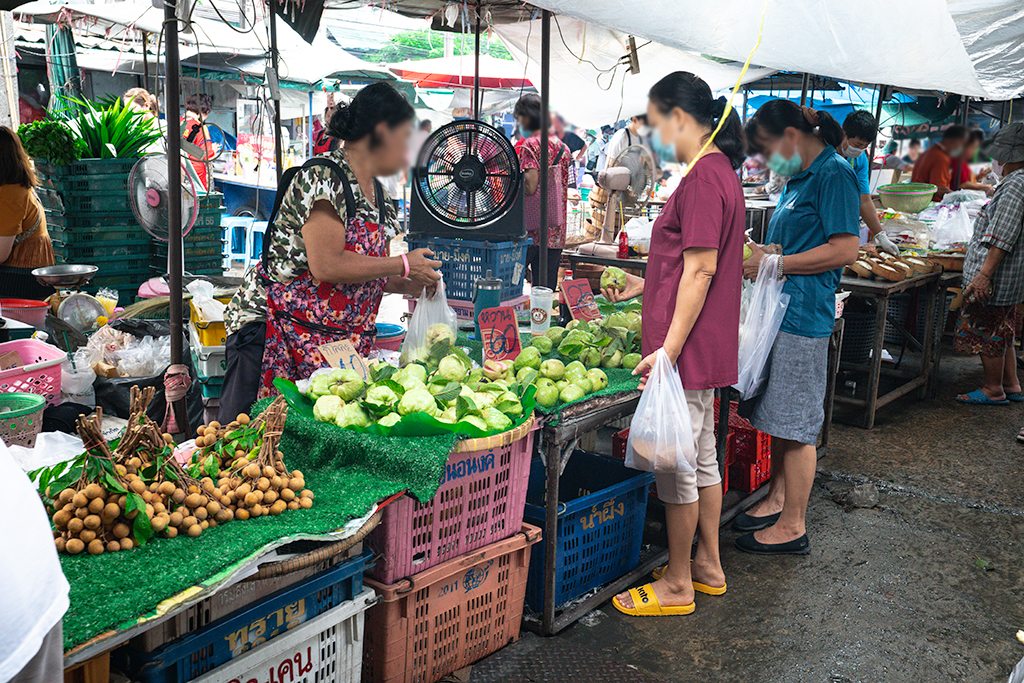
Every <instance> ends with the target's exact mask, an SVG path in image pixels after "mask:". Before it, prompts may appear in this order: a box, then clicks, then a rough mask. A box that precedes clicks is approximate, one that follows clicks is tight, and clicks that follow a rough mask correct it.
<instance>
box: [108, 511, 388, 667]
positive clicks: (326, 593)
mask: <svg viewBox="0 0 1024 683" xmlns="http://www.w3.org/2000/svg"><path fill="white" fill-rule="evenodd" d="M282 514H286V515H288V514H298V513H297V511H287V512H284V513H282ZM372 558H373V554H372V553H371V552H370V551H369V550H367V551H365V552H364V553H363V554H362V555H360V556H359V557H355V558H353V559H351V560H348V561H346V562H343V563H341V564H339V565H337V566H336V567H332V568H331V569H328V570H327V571H325V572H323V573H321V574H318V575H317V576H314V577H313V578H311V579H309V580H308V581H305V582H303V583H300V584H297V585H295V586H289V587H287V588H283V589H281V590H279V591H278V592H276V593H273V594H272V595H270V596H268V597H267V598H266V599H264V600H262V601H260V602H258V603H256V604H254V605H251V606H249V607H246V608H244V609H242V610H240V611H238V612H235V613H234V614H229V615H228V616H226V617H224V618H222V619H218V620H217V621H215V622H213V623H211V624H209V625H208V626H206V627H204V628H203V629H201V630H199V631H196V632H195V633H191V634H189V635H187V636H184V637H183V638H179V639H178V640H176V641H174V642H172V643H170V644H168V645H165V646H164V647H162V648H160V649H158V650H155V651H153V652H147V653H141V652H137V651H135V650H132V649H130V647H129V648H122V649H121V650H119V651H118V653H117V654H116V655H115V658H116V661H117V663H118V664H119V665H120V666H121V667H122V668H123V669H124V671H125V672H126V673H128V674H129V675H130V676H131V677H132V680H136V681H139V682H140V683H186V681H191V680H192V679H193V678H196V677H198V676H201V675H202V674H205V673H207V672H208V671H212V670H213V669H215V668H217V667H218V666H220V665H222V664H224V663H226V662H229V661H231V660H232V659H234V658H235V657H238V656H239V655H242V654H243V653H245V652H248V651H250V650H253V649H255V648H257V647H259V646H260V645H262V644H263V643H265V642H267V641H270V640H273V639H274V638H275V637H277V636H280V635H283V634H285V633H287V632H288V631H289V630H290V629H293V628H295V627H296V626H298V625H299V624H302V623H304V622H306V621H309V620H310V619H313V618H314V617H316V616H318V615H320V614H323V613H324V612H326V611H327V610H329V609H332V608H334V607H337V606H338V605H340V604H342V603H343V602H347V601H349V600H352V599H353V598H355V597H356V596H357V595H359V594H360V593H362V591H363V571H364V570H365V569H366V568H367V566H368V563H369V562H370V561H371V560H372Z"/></svg>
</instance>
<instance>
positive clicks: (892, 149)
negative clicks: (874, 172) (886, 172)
mask: <svg viewBox="0 0 1024 683" xmlns="http://www.w3.org/2000/svg"><path fill="white" fill-rule="evenodd" d="M899 148H900V146H899V143H898V142H896V141H895V140H890V141H889V142H888V143H886V145H885V150H884V152H883V154H884V156H883V157H882V168H888V169H892V170H894V171H900V172H901V173H910V172H912V171H913V170H914V164H912V163H911V162H909V161H907V160H906V159H904V158H903V157H901V156H900V155H899Z"/></svg>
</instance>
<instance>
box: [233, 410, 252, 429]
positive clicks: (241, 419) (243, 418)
mask: <svg viewBox="0 0 1024 683" xmlns="http://www.w3.org/2000/svg"><path fill="white" fill-rule="evenodd" d="M235 422H237V423H238V424H240V425H242V426H243V427H244V426H245V425H247V424H249V416H248V415H246V414H245V413H239V414H238V417H236V418H235Z"/></svg>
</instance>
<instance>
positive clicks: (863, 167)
mask: <svg viewBox="0 0 1024 683" xmlns="http://www.w3.org/2000/svg"><path fill="white" fill-rule="evenodd" d="M877 136H878V123H877V122H876V121H875V117H874V116H872V115H871V114H870V113H869V112H866V111H864V110H863V109H858V110H857V111H854V112H851V113H850V115H849V116H847V117H846V119H844V120H843V143H842V145H840V147H839V151H840V152H842V153H843V156H845V157H846V158H847V159H849V161H850V166H851V167H852V168H853V172H854V173H855V174H856V175H857V188H858V189H859V190H860V219H861V220H862V221H864V225H866V226H867V229H866V230H865V231H862V232H861V243H862V244H863V243H866V242H868V241H869V240H870V241H872V242H874V244H875V246H876V247H878V248H879V249H881V250H882V251H884V252H886V253H889V254H892V255H893V256H899V255H900V250H899V248H897V246H896V245H895V244H893V241H892V240H891V239H889V236H888V235H886V234H885V231H884V230H882V222H881V221H880V220H878V210H877V209H875V203H874V202H873V201H871V180H870V178H871V168H870V166H871V164H870V163H869V159H868V155H867V151H868V149H870V147H871V142H872V141H873V140H874V139H875V138H876V137H877Z"/></svg>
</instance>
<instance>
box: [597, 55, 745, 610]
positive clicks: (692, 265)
mask: <svg viewBox="0 0 1024 683" xmlns="http://www.w3.org/2000/svg"><path fill="white" fill-rule="evenodd" d="M647 116H648V118H649V120H650V122H651V124H652V127H653V128H654V132H653V136H652V141H651V142H652V145H653V147H654V148H655V149H656V150H657V151H658V156H659V158H660V159H661V160H662V161H664V162H666V163H671V164H678V163H684V164H686V165H687V166H688V168H689V173H687V174H686V175H685V176H684V177H683V178H682V180H681V181H680V183H679V186H678V187H677V188H676V189H675V191H674V192H673V193H672V196H671V197H669V199H668V202H667V203H666V204H665V208H664V209H663V210H662V212H661V214H660V215H659V216H658V219H657V221H655V223H654V228H653V230H654V232H653V234H652V236H651V253H650V257H649V258H648V261H647V280H646V281H647V282H650V284H651V292H650V294H649V295H648V296H646V297H644V301H643V326H642V329H641V331H640V335H641V342H642V347H643V353H644V356H645V357H644V359H643V360H642V361H641V362H640V364H639V365H637V367H636V370H635V371H634V374H641V373H644V372H646V371H647V370H649V369H650V368H651V367H652V366H653V364H654V362H655V359H656V357H657V356H656V354H657V353H658V352H659V351H664V352H665V353H666V354H667V355H668V358H669V360H670V361H672V364H673V365H675V366H676V367H677V368H678V371H679V378H680V379H681V380H682V384H683V391H684V393H685V395H686V403H687V407H688V408H689V412H690V421H691V426H692V428H693V439H694V441H695V443H696V446H697V457H696V462H695V463H690V465H691V466H695V468H696V471H695V472H674V473H667V474H656V475H655V479H656V481H657V484H658V497H659V498H660V499H661V501H662V502H663V503H664V504H665V518H666V520H667V525H668V544H669V562H668V566H667V567H666V568H663V569H661V570H658V571H656V572H655V579H656V580H655V581H654V583H651V584H647V585H644V586H642V587H640V588H635V589H632V590H630V591H629V592H627V593H622V594H620V595H618V596H616V598H615V599H614V601H613V602H614V605H615V608H616V609H618V610H619V611H620V612H623V613H625V614H628V615H630V616H670V615H680V614H689V613H691V612H693V610H694V601H693V598H694V592H695V591H700V592H702V593H707V594H710V595H722V594H723V593H725V589H726V583H725V572H724V571H723V570H722V563H721V559H720V558H719V553H718V530H719V521H720V520H719V518H720V516H721V511H722V477H721V475H720V474H719V471H718V454H717V450H716V447H715V418H714V403H715V389H716V388H719V387H727V386H731V385H733V384H735V383H736V381H737V374H738V373H737V364H736V356H737V353H738V352H739V339H738V337H739V335H738V330H739V317H740V287H741V284H742V267H741V263H742V260H743V255H742V254H743V242H744V240H745V237H744V234H743V230H744V227H745V225H746V208H745V204H744V199H743V188H742V187H741V185H740V182H739V179H738V177H737V175H736V171H737V170H738V169H739V168H740V166H741V165H742V164H743V160H744V159H745V158H746V154H745V150H744V144H743V129H742V127H741V125H740V120H739V116H737V114H736V112H734V111H733V110H732V109H730V108H728V105H727V102H726V99H725V98H724V97H720V98H718V99H715V98H714V97H713V96H712V94H711V89H710V88H709V87H708V85H707V83H705V82H704V81H702V80H701V79H700V78H698V77H697V76H695V75H694V74H692V73H686V72H683V71H677V72H675V73H673V74H669V75H668V76H666V77H665V78H663V79H661V80H660V81H658V83H656V84H655V85H654V87H653V88H651V92H650V102H649V104H648V107H647ZM723 116H724V117H725V121H724V123H722V117H723ZM720 123H721V124H722V127H721V129H720V130H719V131H718V134H717V135H716V136H715V137H714V139H713V140H712V138H711V134H712V131H714V130H715V128H716V127H717V126H718V125H719V124H720ZM709 141H710V143H709ZM644 288H645V280H641V279H640V278H638V277H635V276H628V277H627V286H626V289H625V291H623V292H616V291H605V292H604V294H605V296H606V297H607V298H609V299H610V300H612V301H621V300H623V299H627V298H632V297H634V296H638V295H640V294H642V293H643V291H644ZM644 384H645V380H641V382H640V387H641V389H642V388H643V387H644ZM695 532H696V533H697V535H698V542H697V554H696V557H694V559H693V562H692V563H691V562H690V548H691V546H692V541H693V535H694V533H695Z"/></svg>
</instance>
